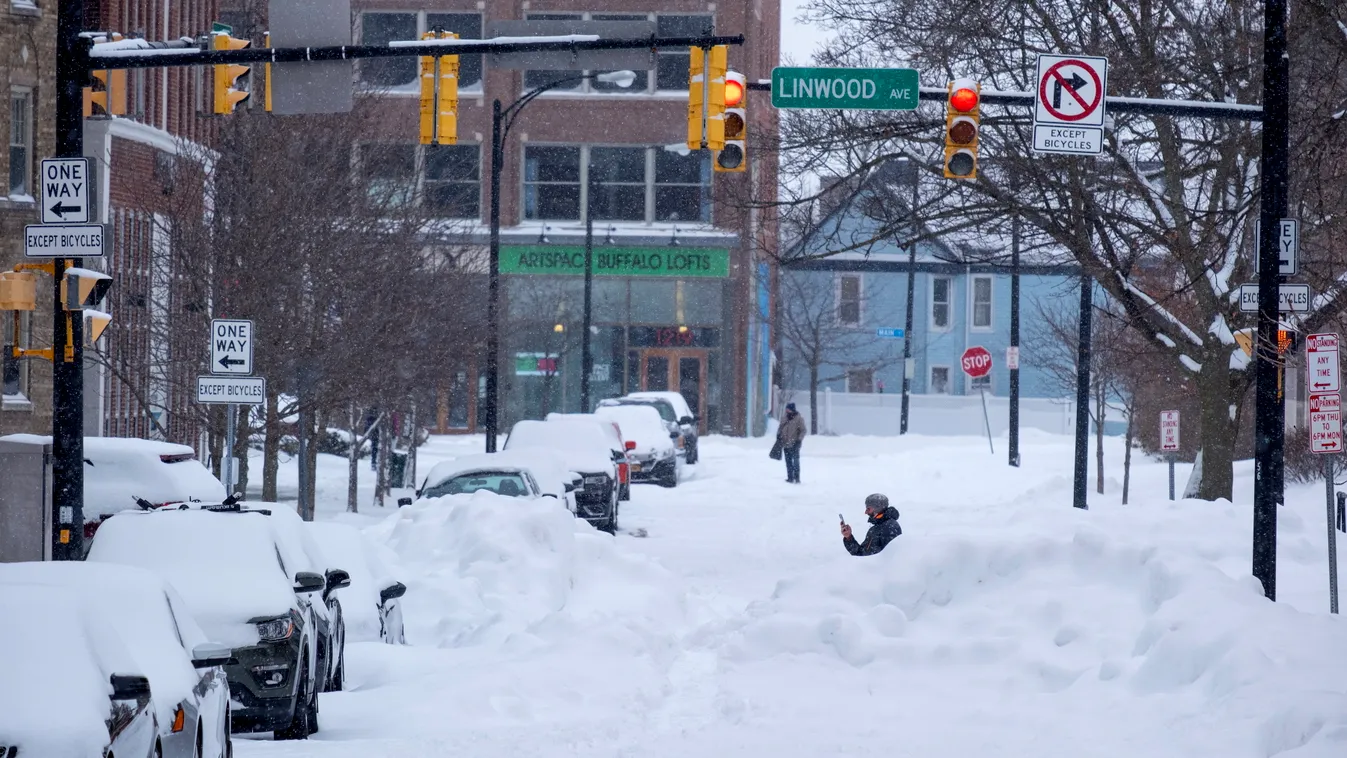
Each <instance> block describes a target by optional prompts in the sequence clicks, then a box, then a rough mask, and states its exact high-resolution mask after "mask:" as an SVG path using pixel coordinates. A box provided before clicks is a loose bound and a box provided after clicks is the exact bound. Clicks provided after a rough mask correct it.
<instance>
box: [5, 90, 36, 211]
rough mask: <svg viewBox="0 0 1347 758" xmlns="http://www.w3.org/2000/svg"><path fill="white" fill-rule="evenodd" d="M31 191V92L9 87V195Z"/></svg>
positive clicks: (22, 194) (27, 195) (25, 193)
mask: <svg viewBox="0 0 1347 758" xmlns="http://www.w3.org/2000/svg"><path fill="white" fill-rule="evenodd" d="M32 194H33V93H32V91H31V90H20V89H14V90H11V94H10V98H9V195H10V197H31V196H32Z"/></svg>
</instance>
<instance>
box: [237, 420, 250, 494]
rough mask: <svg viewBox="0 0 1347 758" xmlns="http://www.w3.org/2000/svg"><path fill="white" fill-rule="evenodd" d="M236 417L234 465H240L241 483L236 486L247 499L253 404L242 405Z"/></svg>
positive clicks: (239, 476) (239, 475)
mask: <svg viewBox="0 0 1347 758" xmlns="http://www.w3.org/2000/svg"><path fill="white" fill-rule="evenodd" d="M236 418H237V420H238V425H237V426H236V427H235V428H234V460H235V464H234V465H235V466H237V467H238V478H239V483H238V485H237V486H236V487H235V491H237V492H242V493H243V497H244V499H245V500H246V499H247V497H248V450H249V445H250V443H251V442H252V433H253V407H252V406H251V405H240V406H239V408H238V414H237V416H236Z"/></svg>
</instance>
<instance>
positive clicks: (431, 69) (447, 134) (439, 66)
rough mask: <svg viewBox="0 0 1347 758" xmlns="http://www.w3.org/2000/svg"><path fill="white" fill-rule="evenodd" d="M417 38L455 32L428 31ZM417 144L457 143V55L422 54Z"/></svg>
mask: <svg viewBox="0 0 1347 758" xmlns="http://www.w3.org/2000/svg"><path fill="white" fill-rule="evenodd" d="M421 39H458V34H457V33H456V32H436V31H430V32H426V33H425V34H422V35H421ZM418 61H420V64H421V144H423V145H429V144H431V143H436V144H440V145H457V144H458V56H457V55H441V56H438V57H437V56H433V55H422V56H419V57H418Z"/></svg>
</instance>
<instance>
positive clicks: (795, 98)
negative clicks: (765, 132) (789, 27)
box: [772, 67, 920, 111]
mask: <svg viewBox="0 0 1347 758" xmlns="http://www.w3.org/2000/svg"><path fill="white" fill-rule="evenodd" d="M919 95H920V92H919V86H918V81H917V70H916V69H913V68H787V67H778V68H774V69H772V107H774V108H850V109H858V110H890V111H910V110H914V109H915V108H916V107H917V100H918V97H919Z"/></svg>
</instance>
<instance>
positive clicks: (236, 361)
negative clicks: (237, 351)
mask: <svg viewBox="0 0 1347 758" xmlns="http://www.w3.org/2000/svg"><path fill="white" fill-rule="evenodd" d="M243 363H244V361H243V359H242V358H230V357H229V356H227V355H222V356H220V367H221V368H229V367H230V366H242V365H243Z"/></svg>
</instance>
